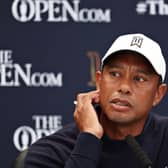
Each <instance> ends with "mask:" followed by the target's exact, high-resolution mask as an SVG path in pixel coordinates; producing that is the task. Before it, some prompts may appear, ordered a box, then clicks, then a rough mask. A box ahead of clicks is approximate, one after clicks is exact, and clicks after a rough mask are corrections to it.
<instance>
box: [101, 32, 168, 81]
mask: <svg viewBox="0 0 168 168" xmlns="http://www.w3.org/2000/svg"><path fill="white" fill-rule="evenodd" d="M123 50H130V51H135V52H137V53H139V54H141V55H143V56H144V57H145V58H147V60H148V61H149V62H150V63H151V64H152V66H153V68H154V69H155V71H156V72H157V73H158V74H159V75H161V77H162V81H164V79H165V75H166V63H165V59H164V57H163V54H162V51H161V48H160V46H159V44H158V43H157V42H155V41H153V40H152V39H150V38H148V37H147V36H145V35H143V34H140V33H137V34H126V35H121V36H119V37H118V38H117V39H116V40H115V41H114V42H113V44H112V45H111V47H110V48H109V49H108V51H107V52H106V54H105V56H104V57H103V58H102V60H101V61H102V65H103V63H104V60H105V59H106V58H107V57H109V56H110V55H111V54H114V53H116V52H118V51H123Z"/></svg>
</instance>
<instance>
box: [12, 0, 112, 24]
mask: <svg viewBox="0 0 168 168" xmlns="http://www.w3.org/2000/svg"><path fill="white" fill-rule="evenodd" d="M79 6H80V0H72V1H71V2H69V1H68V0H48V1H46V0H36V1H33V0H14V2H13V4H12V14H13V16H14V18H15V19H16V20H17V21H20V22H28V21H31V20H32V21H34V22H41V21H42V20H43V17H42V16H43V15H44V17H45V18H46V21H48V22H68V21H70V20H72V21H74V22H93V23H95V22H107V23H109V22H110V21H111V9H105V10H103V9H86V8H83V9H82V8H79Z"/></svg>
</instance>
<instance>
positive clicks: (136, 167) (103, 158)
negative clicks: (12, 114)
mask: <svg viewBox="0 0 168 168" xmlns="http://www.w3.org/2000/svg"><path fill="white" fill-rule="evenodd" d="M165 73H166V64H165V60H164V58H163V56H162V52H161V49H160V47H159V45H158V44H157V43H156V42H155V41H153V40H151V39H150V38H148V37H146V36H145V35H143V34H127V35H122V36H120V37H119V38H117V39H116V40H115V41H114V43H113V44H112V46H111V47H110V49H109V50H108V51H107V53H106V54H105V56H104V57H103V58H102V65H101V71H98V72H97V73H96V88H97V90H95V91H91V92H88V93H82V94H79V95H78V96H77V104H76V108H75V112H74V119H75V124H70V125H68V126H66V127H64V128H63V129H62V130H61V131H59V132H57V133H55V134H53V135H50V136H48V137H45V138H42V139H41V140H39V141H38V142H36V143H35V144H33V145H32V146H31V147H30V149H29V151H28V155H27V157H26V160H25V168H113V167H114V168H123V167H127V168H141V167H148V166H149V167H150V166H151V162H152V167H155V168H166V167H168V118H166V117H161V116H158V115H154V114H150V110H151V109H152V107H154V106H156V105H157V104H159V102H160V101H161V100H162V98H163V97H164V95H165V93H166V89H167V86H166V84H165V83H164V79H165ZM130 136H131V137H134V138H135V140H136V142H138V143H139V144H140V147H138V150H139V148H141V149H142V150H143V151H144V152H145V154H146V156H147V157H148V158H147V160H149V161H148V163H149V164H148V163H144V162H145V159H146V158H145V157H144V156H140V157H139V155H141V153H143V152H139V153H138V154H136V152H135V151H136V149H135V150H134V149H132V147H131V146H130V142H129V140H128V139H129V138H127V137H130ZM127 142H128V143H127ZM150 161H151V162H150Z"/></svg>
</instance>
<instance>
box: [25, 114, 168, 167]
mask: <svg viewBox="0 0 168 168" xmlns="http://www.w3.org/2000/svg"><path fill="white" fill-rule="evenodd" d="M135 139H136V140H137V142H138V143H139V144H140V146H141V148H142V149H143V150H144V151H145V153H146V154H147V156H148V157H149V158H150V160H151V161H152V163H153V167H154V168H167V167H168V117H162V116H159V115H153V114H151V115H150V117H149V118H148V120H147V122H146V124H145V127H144V130H143V132H142V133H141V134H140V135H139V136H137V137H135ZM166 166H167V167H166ZM25 168H142V164H141V162H140V160H139V159H138V158H137V157H136V156H135V154H134V152H133V151H132V149H131V148H130V147H129V145H128V144H127V143H126V141H125V140H120V141H118V140H112V139H109V138H108V137H107V136H106V135H104V136H103V137H102V139H101V140H99V139H98V138H96V137H95V136H94V135H92V134H89V133H79V131H78V129H77V127H76V125H75V124H74V123H72V124H69V125H67V126H65V127H64V128H63V129H62V130H60V131H58V132H57V133H54V134H52V135H50V136H46V137H44V138H42V139H40V140H38V141H37V142H36V143H34V144H33V145H32V146H31V147H30V148H29V151H28V154H27V157H26V159H25Z"/></svg>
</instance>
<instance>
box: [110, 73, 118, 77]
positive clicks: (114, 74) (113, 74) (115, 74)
mask: <svg viewBox="0 0 168 168" xmlns="http://www.w3.org/2000/svg"><path fill="white" fill-rule="evenodd" d="M110 74H111V75H112V76H114V77H119V76H120V73H119V72H110Z"/></svg>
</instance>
